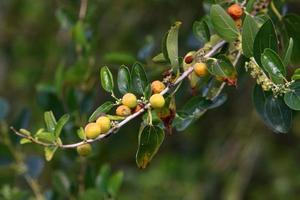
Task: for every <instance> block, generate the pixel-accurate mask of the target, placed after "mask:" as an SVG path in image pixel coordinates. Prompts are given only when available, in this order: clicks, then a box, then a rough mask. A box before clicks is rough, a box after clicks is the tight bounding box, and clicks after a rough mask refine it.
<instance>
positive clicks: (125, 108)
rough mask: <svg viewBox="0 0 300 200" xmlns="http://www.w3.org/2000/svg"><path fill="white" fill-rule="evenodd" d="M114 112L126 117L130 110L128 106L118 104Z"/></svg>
mask: <svg viewBox="0 0 300 200" xmlns="http://www.w3.org/2000/svg"><path fill="white" fill-rule="evenodd" d="M116 114H117V115H119V116H122V117H126V116H128V115H130V114H131V110H130V108H129V107H128V106H125V105H120V106H119V107H118V108H117V110H116Z"/></svg>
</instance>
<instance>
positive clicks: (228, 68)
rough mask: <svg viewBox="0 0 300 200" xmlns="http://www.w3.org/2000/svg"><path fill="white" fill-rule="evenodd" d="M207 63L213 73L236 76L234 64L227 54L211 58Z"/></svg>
mask: <svg viewBox="0 0 300 200" xmlns="http://www.w3.org/2000/svg"><path fill="white" fill-rule="evenodd" d="M207 64H208V67H207V69H208V71H209V73H210V74H212V75H215V76H221V77H228V78H232V77H235V76H236V70H235V68H234V66H233V65H232V63H231V62H230V61H229V60H228V59H227V58H226V57H225V56H219V57H218V59H209V60H208V61H207Z"/></svg>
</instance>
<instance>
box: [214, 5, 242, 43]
mask: <svg viewBox="0 0 300 200" xmlns="http://www.w3.org/2000/svg"><path fill="white" fill-rule="evenodd" d="M210 17H211V22H212V24H213V26H214V30H215V31H216V32H217V34H218V35H219V36H220V37H221V38H223V39H224V40H226V41H227V42H232V41H234V40H235V39H237V38H238V36H239V31H238V29H237V27H236V25H235V23H234V21H233V19H232V18H231V17H230V16H229V15H228V14H227V13H226V11H225V10H224V9H223V8H222V7H221V6H220V5H212V6H211V10H210Z"/></svg>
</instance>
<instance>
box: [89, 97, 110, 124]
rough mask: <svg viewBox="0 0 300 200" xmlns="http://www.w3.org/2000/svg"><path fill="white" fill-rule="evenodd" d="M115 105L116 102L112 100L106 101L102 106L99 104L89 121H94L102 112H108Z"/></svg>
mask: <svg viewBox="0 0 300 200" xmlns="http://www.w3.org/2000/svg"><path fill="white" fill-rule="evenodd" d="M114 106H115V104H114V103H112V102H110V101H106V102H105V103H103V104H102V105H101V106H99V107H98V108H97V109H96V110H95V111H94V112H93V114H92V115H91V116H90V118H89V122H93V121H95V120H96V119H97V118H98V117H99V115H100V114H102V113H107V112H108V111H110V109H112V108H113V107H114Z"/></svg>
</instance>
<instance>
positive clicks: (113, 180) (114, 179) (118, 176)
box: [107, 171, 124, 197]
mask: <svg viewBox="0 0 300 200" xmlns="http://www.w3.org/2000/svg"><path fill="white" fill-rule="evenodd" d="M123 177H124V173H123V172H122V171H118V172H116V173H115V174H113V175H112V176H111V177H110V178H109V181H108V185H107V190H108V193H109V194H110V195H111V196H112V197H116V196H117V194H118V192H119V190H120V188H121V185H122V181H123Z"/></svg>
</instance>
